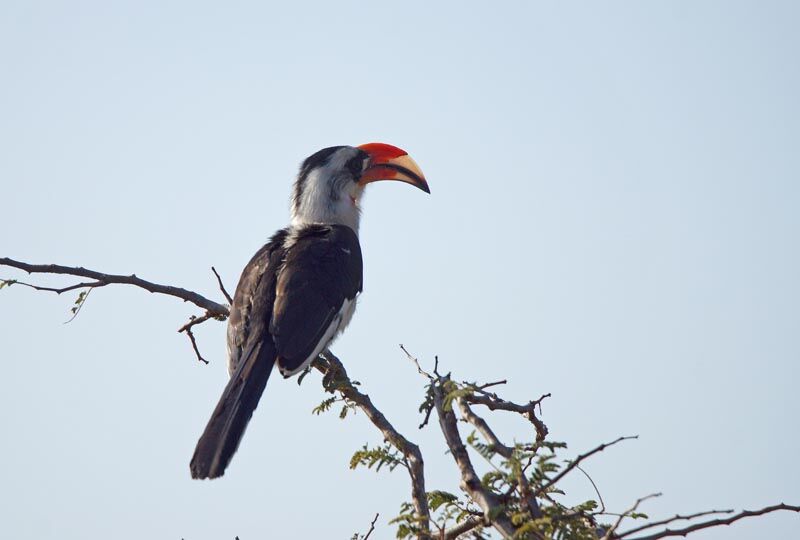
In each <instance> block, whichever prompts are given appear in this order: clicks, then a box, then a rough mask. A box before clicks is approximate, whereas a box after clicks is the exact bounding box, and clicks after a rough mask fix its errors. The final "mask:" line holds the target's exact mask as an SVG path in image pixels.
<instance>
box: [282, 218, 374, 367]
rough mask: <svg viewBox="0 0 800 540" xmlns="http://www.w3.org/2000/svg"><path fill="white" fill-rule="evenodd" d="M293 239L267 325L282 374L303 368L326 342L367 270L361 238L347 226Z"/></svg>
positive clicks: (312, 229)
mask: <svg viewBox="0 0 800 540" xmlns="http://www.w3.org/2000/svg"><path fill="white" fill-rule="evenodd" d="M290 243H291V246H290V247H289V249H288V250H287V252H286V260H285V262H284V264H283V267H282V268H281V271H280V273H279V274H278V281H277V288H276V293H275V306H274V309H273V312H272V320H271V322H270V326H269V331H270V334H272V339H273V340H274V342H275V346H276V348H277V351H278V360H277V361H278V365H279V366H280V368H281V371H282V372H283V373H284V374H292V373H294V372H296V371H297V370H298V369H300V368H302V367H304V365H306V364H307V363H308V362H309V361H310V360H313V358H314V356H316V354H315V353H317V354H318V353H319V352H320V350H321V348H323V347H326V346H327V345H328V341H329V340H330V338H332V337H333V335H331V334H330V333H329V330H331V325H332V324H336V325H338V324H339V319H340V318H341V316H342V313H341V312H342V308H343V306H344V305H345V301H347V300H350V301H353V300H354V299H355V297H356V295H358V293H360V292H361V288H362V270H363V268H362V259H361V246H360V245H359V243H358V236H356V234H355V233H354V232H353V230H352V229H350V228H349V227H346V226H344V225H312V226H309V227H305V228H303V229H301V230H300V231H299V232H297V233H295V237H294V238H291V239H290ZM334 330H336V328H334ZM326 335H328V339H327V340H325V343H322V340H323V338H324V337H325V336H326Z"/></svg>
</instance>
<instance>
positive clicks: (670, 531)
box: [631, 503, 800, 540]
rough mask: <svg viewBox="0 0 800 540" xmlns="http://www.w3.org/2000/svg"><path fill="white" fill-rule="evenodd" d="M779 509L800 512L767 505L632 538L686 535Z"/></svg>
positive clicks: (649, 539) (787, 506)
mask: <svg viewBox="0 0 800 540" xmlns="http://www.w3.org/2000/svg"><path fill="white" fill-rule="evenodd" d="M778 510H789V511H791V512H800V506H794V505H790V504H784V503H781V504H776V505H773V506H767V507H765V508H762V509H761V510H743V511H741V512H739V513H738V514H736V515H735V516H731V517H729V518H720V519H710V520H708V521H703V522H701V523H695V524H694V525H689V526H688V527H684V528H683V529H674V530H673V529H664V530H663V531H660V532H657V533H654V534H651V535H648V536H638V537H636V538H632V539H631V540H658V539H659V538H667V537H668V536H686V535H687V534H689V533H693V532H695V531H699V530H701V529H708V528H709V527H718V526H720V525H730V524H731V523H733V522H735V521H739V520H740V519H744V518H746V517H753V516H762V515H764V514H769V513H770V512H776V511H778Z"/></svg>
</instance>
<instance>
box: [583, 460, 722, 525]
mask: <svg viewBox="0 0 800 540" xmlns="http://www.w3.org/2000/svg"><path fill="white" fill-rule="evenodd" d="M578 469H580V467H578ZM733 512H734V511H733V510H707V511H705V512H697V513H696V514H689V515H687V516H682V515H680V514H675V516H674V517H671V518H667V519H662V520H660V521H651V522H650V523H645V524H644V525H641V526H639V527H634V528H633V529H629V530H627V531H625V532H624V533H621V534H618V535H617V538H625V537H626V536H630V535H632V534H635V533H637V532H642V531H644V530H645V529H652V528H653V527H658V526H660V525H667V524H669V523H672V522H673V521H683V520H689V519H695V518H699V517H703V516H710V515H713V514H733Z"/></svg>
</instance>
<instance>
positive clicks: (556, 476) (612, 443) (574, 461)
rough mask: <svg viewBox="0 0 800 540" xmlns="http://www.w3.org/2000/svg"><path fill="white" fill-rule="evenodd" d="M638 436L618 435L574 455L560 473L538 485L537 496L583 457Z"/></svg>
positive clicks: (570, 469) (574, 466) (578, 463)
mask: <svg viewBox="0 0 800 540" xmlns="http://www.w3.org/2000/svg"><path fill="white" fill-rule="evenodd" d="M638 438H639V436H638V435H632V436H628V437H619V438H617V439H615V440H613V441H611V442H609V443H603V444H601V445H600V446H597V447H595V448H593V449H591V450H589V451H588V452H586V453H585V454H580V455H579V456H578V457H576V458H575V459H574V460H572V461H571V462H570V464H569V465H567V466H566V467H565V468H564V470H562V471H561V472H560V473H558V474H557V475H555V476H554V477H553V478H551V479H550V481H549V482H545V483H544V484H542V485H541V486H540V487H539V489H538V490H537V491H536V495H537V496H538V495H539V494H541V493H544V492H545V491H547V490H548V489H550V488H551V487H552V486H554V485H555V484H556V483H557V482H558V481H559V480H561V479H562V478H564V477H565V476H566V475H567V474H569V473H570V471H572V470H573V469H575V468H576V467H577V466H578V465H580V463H581V461H583V460H584V459H586V458H589V457H591V456H593V455H594V454H596V453H598V452H602V451H603V450H605V449H606V448H608V447H609V446H614V445H615V444H617V443H618V442H622V441H627V440H629V439H638Z"/></svg>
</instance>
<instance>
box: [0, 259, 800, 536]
mask: <svg viewBox="0 0 800 540" xmlns="http://www.w3.org/2000/svg"><path fill="white" fill-rule="evenodd" d="M0 266H8V267H12V268H17V269H20V270H23V271H25V272H28V273H30V274H35V273H40V274H61V275H69V276H75V277H80V278H86V279H89V280H92V281H81V282H79V283H75V284H73V285H68V286H65V287H61V288H58V287H46V286H41V285H35V284H31V283H25V282H22V281H18V280H15V279H9V280H0V287H2V286H4V285H16V284H19V285H23V286H25V287H29V288H32V289H35V290H37V291H46V292H54V293H56V294H62V293H65V292H69V291H74V290H79V289H87V290H88V291H91V290H92V289H95V288H100V287H105V286H106V285H111V284H127V285H133V286H136V287H139V288H142V289H144V290H147V291H149V292H151V293H158V294H165V295H168V296H173V297H175V298H179V299H181V300H183V301H185V302H190V303H192V304H194V305H195V306H197V307H199V308H201V309H203V310H204V313H203V315H200V316H192V317H191V318H190V320H189V322H187V323H186V324H184V325H183V326H181V327H180V328H179V329H178V331H179V332H182V333H186V334H187V336H188V337H189V340H190V342H191V344H192V348H193V350H194V352H195V354H196V355H197V358H198V359H199V360H200V361H203V362H206V360H205V359H204V358H203V357H202V356H201V354H200V351H199V349H198V347H197V343H196V341H195V337H194V334H193V333H192V328H193V327H194V326H196V325H198V324H201V323H203V322H206V321H208V320H209V319H216V320H225V319H226V318H227V317H228V314H229V310H228V306H226V305H224V304H220V303H217V302H214V301H213V300H210V299H208V298H206V297H204V296H202V295H200V294H198V293H196V292H193V291H189V290H186V289H182V288H179V287H173V286H169V285H161V284H158V283H153V282H150V281H146V280H143V279H141V278H139V277H137V276H136V275H135V274H132V275H128V276H126V275H116V274H105V273H102V272H97V271H94V270H89V269H86V268H83V267H69V266H61V265H55V264H29V263H25V262H20V261H16V260H13V259H10V258H0ZM212 272H213V273H214V275H215V276H216V279H217V284H218V285H219V288H220V291H221V292H222V294H223V296H225V299H226V300H227V301H228V302H229V303H232V299H231V297H230V295H229V294H228V292H227V291H226V289H225V287H224V285H223V283H222V279H221V277H220V275H219V273H218V272H217V271H216V269H215V268H213V267H212ZM82 298H83V299H85V295H84V296H83V297H82ZM76 305H77V306H78V309H80V307H81V305H82V303H80V302H76ZM73 309H75V308H73ZM75 312H76V310H74V311H73V313H75ZM401 347H402V346H401ZM402 350H403V351H404V352H405V354H406V355H407V356H408V358H409V359H410V360H411V361H412V362H413V363H414V364H415V366H416V368H417V371H418V372H419V373H420V374H422V375H424V376H425V377H426V378H427V379H428V380H429V382H430V383H431V384H430V386H429V392H430V393H431V394H430V396H431V402H430V407H429V408H427V409H423V410H425V412H426V417H425V421H424V422H423V424H422V425H421V426H420V427H422V426H424V425H425V424H427V422H428V418H429V416H430V415H431V414H432V412H433V411H434V410H435V411H436V414H437V417H438V420H439V425H440V428H441V430H442V433H443V435H444V437H445V441H446V443H447V447H448V449H449V451H450V453H451V455H452V457H453V459H454V460H455V462H456V465H457V466H458V468H459V471H460V476H461V487H462V489H463V490H464V492H465V493H467V495H468V496H469V498H470V499H471V500H472V501H473V502H474V503H476V504H477V505H478V506H479V507H480V508H481V510H482V513H481V514H482V515H479V513H476V512H474V511H468V512H466V513H465V514H462V517H461V518H459V519H460V521H457V523H456V524H455V525H453V526H451V527H449V528H445V527H444V526H440V525H438V524H437V525H436V526H437V528H438V529H439V534H438V535H437V538H438V539H440V540H455V539H456V538H458V537H461V536H463V535H466V534H468V533H470V532H472V533H473V534H474V535H475V536H476V537H479V536H480V537H482V532H481V531H480V529H482V528H485V527H494V528H495V529H497V530H498V531H499V532H500V533H501V534H502V535H503V536H504V537H505V538H512V537H514V538H517V537H519V538H523V537H525V538H527V537H529V536H526V535H531V536H533V537H534V538H545V536H543V535H542V534H541V533H539V532H537V531H535V530H528V531H527V533H522V532H521V529H518V528H517V527H516V526H515V522H513V521H512V520H511V519H510V518H509V516H508V515H507V513H506V512H507V510H506V506H505V505H506V500H507V499H508V498H509V497H510V496H511V495H512V494H513V493H514V491H515V490H516V491H517V492H518V493H519V499H518V501H519V503H520V505H521V507H522V508H526V509H527V512H528V513H529V514H530V516H531V517H532V518H533V519H540V518H542V507H540V505H539V502H538V501H537V499H538V498H542V500H543V501H550V502H552V500H551V499H550V491H551V488H555V486H556V485H557V483H558V482H559V481H560V480H561V479H562V478H564V476H565V475H567V474H568V473H569V472H570V471H572V470H574V469H576V468H577V469H579V470H581V469H580V466H579V464H580V463H581V462H582V461H583V460H585V459H587V458H589V457H590V456H592V455H594V454H596V453H598V452H601V451H602V450H604V449H605V448H608V447H609V446H612V445H615V444H617V443H619V442H621V441H623V440H627V439H635V438H637V437H636V436H634V437H619V438H618V439H616V440H614V441H612V442H610V443H605V444H601V445H599V446H598V447H596V448H594V449H592V450H590V451H589V452H586V453H584V454H581V455H579V456H577V457H576V458H575V459H574V460H572V461H571V462H569V464H568V465H567V466H566V467H564V468H563V469H561V470H560V472H558V473H557V474H555V475H554V476H553V477H552V478H550V479H549V480H548V479H544V480H542V481H541V482H538V484H539V485H537V486H535V487H532V486H531V481H532V480H530V479H529V478H528V477H527V475H526V470H527V468H528V467H529V466H530V465H531V462H532V460H533V457H534V456H535V455H536V453H535V451H536V449H537V448H538V447H539V446H540V445H541V444H542V443H543V442H544V440H545V438H546V436H547V433H548V432H547V427H546V426H545V425H544V423H543V422H542V421H541V420H540V419H539V418H538V417H537V416H536V407H540V408H541V402H542V401H543V400H544V399H545V398H547V397H549V396H550V394H544V395H543V396H541V397H540V398H539V399H538V400H535V401H530V402H528V403H527V404H524V405H522V404H517V403H513V402H510V401H506V400H504V399H501V398H500V397H498V396H497V394H495V393H492V392H489V391H487V389H488V388H491V387H493V386H497V385H501V384H505V383H506V381H505V380H501V381H496V382H491V383H486V384H480V385H478V384H474V383H473V384H469V383H455V382H453V381H452V380H451V379H450V376H449V375H446V376H443V375H441V374H440V373H439V371H438V358H436V366H435V368H434V370H433V373H429V372H427V371H425V370H424V369H423V368H422V366H421V365H420V363H419V361H418V360H417V359H416V358H414V357H413V356H412V355H411V354H409V353H408V351H407V350H406V349H405V348H404V347H402ZM206 363H207V362H206ZM314 367H315V368H316V369H317V370H319V371H320V372H322V374H323V385H324V388H325V389H326V390H327V391H328V392H331V393H334V392H338V393H339V394H340V395H341V398H342V399H343V400H345V401H347V402H349V403H352V404H353V405H354V406H357V407H359V408H360V409H361V410H362V411H364V413H365V414H366V416H367V417H368V418H369V419H370V421H371V422H372V423H373V425H375V427H376V428H377V429H378V430H379V431H380V432H381V433H382V434H383V436H384V439H385V440H386V441H387V442H389V443H390V444H392V445H393V446H394V447H395V448H397V450H398V451H400V452H401V453H402V454H403V457H404V465H405V467H406V469H407V470H408V471H409V475H410V477H411V484H412V493H411V498H412V503H413V507H414V512H415V517H416V522H417V523H418V530H417V532H416V533H415V534H416V535H417V538H419V539H422V540H433V538H434V537H433V535H432V534H431V531H430V526H431V513H430V508H429V504H428V495H429V494H428V493H426V491H425V476H424V463H423V459H422V453H421V452H420V449H419V447H418V446H417V445H415V444H413V443H411V442H410V441H409V440H408V439H406V438H405V437H404V436H403V435H401V434H400V433H399V432H398V431H397V430H396V429H395V428H394V426H393V425H392V424H391V423H390V422H389V421H388V420H387V419H386V417H385V416H384V415H383V414H382V413H381V412H380V411H379V410H378V409H377V408H376V407H375V405H374V404H373V403H372V401H371V399H370V397H369V396H368V395H367V394H364V393H362V392H361V391H359V390H358V389H357V388H356V387H355V385H354V383H353V382H351V381H350V379H349V378H348V376H347V372H346V370H345V368H344V366H343V365H342V362H341V361H340V360H339V359H338V358H337V357H336V356H335V355H334V354H333V353H331V352H330V351H329V350H325V351H324V352H323V353H322V354H321V355H320V357H319V358H318V359H317V361H316V362H315V363H314ZM356 384H357V383H356ZM453 387H455V388H456V389H457V391H456V393H455V394H454V395H453V396H448V393H449V392H450V390H451V389H452V388H453ZM453 403H455V404H457V405H458V410H459V411H460V413H461V417H462V419H463V421H466V422H468V423H470V424H471V425H472V426H474V427H475V429H476V430H477V431H478V432H479V433H480V434H481V435H482V436H483V438H484V439H485V440H486V441H487V442H488V447H489V448H490V449H491V451H492V452H495V453H497V454H499V455H501V456H503V457H504V458H506V459H507V460H510V459H511V458H513V457H514V455H515V451H516V447H511V446H508V445H506V444H503V443H502V442H501V441H500V439H499V438H498V437H497V435H496V434H495V432H494V431H493V430H492V429H491V428H490V427H489V424H488V423H487V422H486V420H485V419H483V418H482V417H480V416H479V415H477V414H475V412H474V411H473V410H472V407H471V405H481V406H485V407H487V408H488V409H489V410H491V411H497V410H502V411H508V412H513V413H517V414H520V415H522V416H523V417H525V418H526V419H528V421H530V422H531V423H532V424H533V425H534V427H535V429H536V444H534V445H532V446H530V447H526V451H530V450H531V449H532V450H533V454H530V455H529V458H528V463H527V465H525V466H524V467H520V471H519V473H518V474H516V473H515V476H514V479H513V480H512V483H511V485H509V491H507V492H505V493H495V492H493V491H492V489H490V488H489V487H487V486H484V485H483V483H482V482H481V479H480V478H479V477H478V475H477V473H476V472H475V469H474V467H473V465H472V463H471V461H470V458H469V455H468V453H467V449H466V447H465V446H464V442H463V441H462V440H461V436H460V434H459V432H458V425H457V422H458V418H457V416H456V412H455V411H454V410H453V407H452V404H453ZM556 444H559V443H556ZM531 478H535V477H531ZM590 481H591V478H590ZM514 484H515V485H514ZM592 485H593V486H594V482H592ZM594 487H595V491H597V487H596V486H594ZM597 495H598V497H600V494H599V492H597ZM657 495H658V494H655V495H650V496H647V497H643V498H641V499H639V500H637V501H636V503H635V504H634V505H633V507H632V508H630V509H629V510H627V511H626V512H624V513H623V514H620V515H619V517H618V519H617V521H616V522H615V523H614V524H613V525H612V526H610V527H609V528H607V529H606V530H604V531H602V532H600V533H599V534H598V537H599V536H600V535H602V538H603V540H620V539H625V540H658V539H661V538H667V537H673V536H686V535H688V534H690V533H693V532H695V531H699V530H702V529H706V528H710V527H716V526H720V525H730V524H731V523H734V522H736V521H738V520H740V519H743V518H746V517H752V516H760V515H764V514H767V513H771V512H775V511H779V510H788V511H793V512H800V506H792V505H787V504H783V503H781V504H777V505H774V506H768V507H765V508H762V509H760V510H745V511H742V512H740V513H738V514H735V515H732V516H729V517H726V518H717V519H711V520H708V521H703V522H699V523H694V524H691V525H687V526H686V527H683V528H680V529H669V528H666V529H664V530H661V531H658V532H655V533H652V534H649V535H646V536H638V537H634V535H635V534H637V533H641V532H643V531H646V530H648V529H653V528H655V527H660V526H665V525H669V524H671V523H673V522H675V521H680V520H692V519H696V518H698V517H702V516H708V515H713V514H730V513H732V512H733V511H732V510H712V511H708V512H698V513H695V514H689V515H683V516H682V515H676V516H674V517H672V518H667V519H662V520H658V521H652V522H649V523H646V524H644V525H641V526H638V527H634V528H632V529H629V530H627V531H625V532H622V533H617V532H616V531H617V529H618V528H619V527H620V525H621V524H622V522H623V520H624V519H625V518H627V517H632V516H634V515H635V513H636V510H637V508H638V507H639V505H640V504H641V503H642V502H643V501H645V500H646V499H648V498H650V497H654V496H657ZM600 499H601V503H602V498H600ZM603 508H604V507H603ZM582 512H583V511H582V510H580V509H577V510H575V511H572V510H571V511H568V512H566V513H562V514H561V515H556V516H553V517H552V520H553V522H556V521H558V520H562V519H571V518H573V517H575V516H578V517H581V516H582V517H587V514H585V513H582ZM601 513H602V511H601V512H599V513H598V512H595V513H594V515H599V514H601ZM377 519H378V515H377V514H376V516H375V519H373V521H372V523H371V524H370V529H369V531H367V533H366V534H365V535H364V536H363V537H362V540H367V539H368V538H369V536H370V535H371V534H372V532H373V531H374V530H375V523H376V522H377ZM592 523H593V521H592ZM476 529H478V530H477V531H476Z"/></svg>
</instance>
